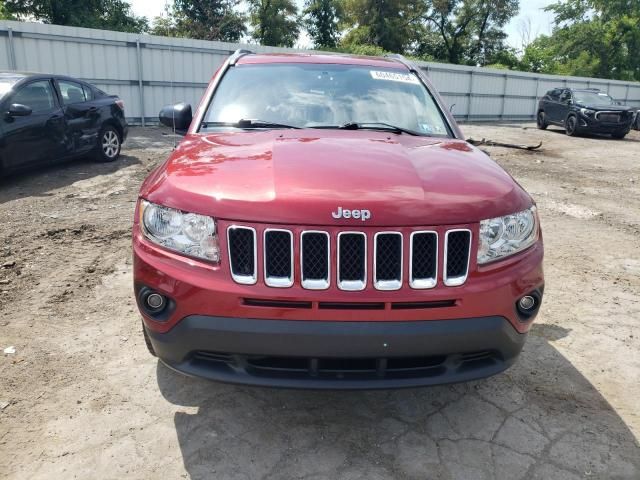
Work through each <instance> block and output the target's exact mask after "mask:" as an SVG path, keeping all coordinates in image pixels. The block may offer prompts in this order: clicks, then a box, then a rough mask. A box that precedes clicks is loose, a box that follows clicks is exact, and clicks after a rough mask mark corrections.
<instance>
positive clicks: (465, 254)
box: [443, 228, 471, 287]
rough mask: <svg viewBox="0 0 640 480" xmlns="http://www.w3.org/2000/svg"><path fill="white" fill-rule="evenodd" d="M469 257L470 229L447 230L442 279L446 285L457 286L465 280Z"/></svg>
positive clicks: (467, 272)
mask: <svg viewBox="0 0 640 480" xmlns="http://www.w3.org/2000/svg"><path fill="white" fill-rule="evenodd" d="M470 258H471V230H468V229H462V228H461V229H455V230H447V233H446V235H445V243H444V272H443V281H444V284H445V285H446V286H448V287H457V286H459V285H462V284H463V283H464V282H466V281H467V276H468V275H469V260H470Z"/></svg>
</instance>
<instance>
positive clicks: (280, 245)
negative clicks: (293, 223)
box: [264, 228, 293, 288]
mask: <svg viewBox="0 0 640 480" xmlns="http://www.w3.org/2000/svg"><path fill="white" fill-rule="evenodd" d="M264 251H265V254H264V283H266V284H267V285H268V286H270V287H280V288H286V287H290V286H291V285H293V234H292V233H291V232H290V231H289V230H279V229H273V228H269V229H267V230H265V231H264Z"/></svg>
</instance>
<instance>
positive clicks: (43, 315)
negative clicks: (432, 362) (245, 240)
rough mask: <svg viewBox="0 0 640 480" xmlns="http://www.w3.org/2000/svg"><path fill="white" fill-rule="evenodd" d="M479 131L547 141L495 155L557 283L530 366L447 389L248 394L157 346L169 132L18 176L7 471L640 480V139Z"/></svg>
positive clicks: (0, 460) (3, 466)
mask: <svg viewBox="0 0 640 480" xmlns="http://www.w3.org/2000/svg"><path fill="white" fill-rule="evenodd" d="M463 130H464V132H465V134H466V135H467V136H471V137H474V138H476V139H479V138H483V137H486V138H491V139H494V140H502V141H514V142H519V143H537V142H538V141H539V140H542V141H543V142H544V146H543V149H542V150H541V151H539V152H535V153H532V152H520V151H514V150H506V149H503V148H488V149H487V150H488V151H490V152H491V155H492V156H493V158H494V159H495V160H496V161H497V162H499V163H500V164H501V165H503V166H504V167H505V168H506V169H507V170H508V171H509V172H510V173H511V174H512V175H513V176H514V177H515V178H516V179H517V180H518V181H520V182H521V183H522V184H523V186H524V187H525V188H526V189H527V190H528V191H529V192H531V193H532V194H533V196H534V197H535V199H536V200H537V202H538V205H539V208H540V213H541V217H542V224H543V229H544V236H545V242H546V259H545V269H546V275H547V284H546V290H545V300H544V305H543V307H542V312H541V314H540V316H539V317H538V320H537V323H536V325H535V327H534V328H533V330H532V332H531V334H530V336H529V339H528V343H527V345H526V347H525V350H524V352H523V354H522V356H521V358H520V360H519V362H518V363H517V364H516V365H515V366H514V367H512V368H511V369H510V370H508V371H507V372H505V373H504V374H501V375H498V376H496V377H493V378H490V379H487V380H483V381H477V382H472V383H467V384H459V385H452V386H443V387H437V388H427V389H415V390H401V391H377V392H312V391H285V390H270V389H259V388H246V387H234V386H228V385H222V384H216V383H212V382H207V381H203V380H198V379H191V378H186V377H183V376H181V375H179V374H176V373H173V372H172V371H169V370H168V369H167V368H165V367H163V366H162V365H161V364H159V363H158V362H157V361H156V360H155V359H154V358H152V357H151V356H149V355H148V354H147V351H146V349H145V346H144V343H143V340H142V336H141V334H140V319H139V317H138V313H137V311H136V308H135V303H134V299H133V295H132V279H131V259H130V233H129V231H130V223H131V217H132V213H133V209H134V203H135V200H136V194H137V190H138V186H139V185H140V183H141V181H142V180H143V178H144V177H145V175H146V174H147V172H148V171H150V170H151V169H152V168H153V166H154V165H156V164H157V163H158V162H160V161H161V160H163V159H164V158H165V157H166V155H167V152H168V151H169V149H170V146H171V141H170V139H169V138H168V137H166V136H162V135H161V134H160V132H159V130H158V129H140V128H134V129H133V130H132V132H131V136H130V139H129V141H128V143H127V144H126V149H125V151H124V156H123V158H121V160H120V161H118V162H117V163H115V164H110V165H98V164H93V163H91V162H89V161H78V162H73V163H70V164H67V165H64V166H55V167H51V168H48V169H43V170H40V171H37V172H31V173H27V174H23V175H19V176H14V177H10V178H8V179H5V180H4V181H2V182H1V183H0V218H2V221H1V225H0V348H2V349H5V348H6V347H9V346H14V347H15V353H13V354H6V353H4V354H3V353H1V352H0V477H2V478H7V479H26V478H28V479H44V478H46V479H66V478H82V479H86V478H92V479H93V478H96V479H97V478H100V479H111V478H113V479H116V478H117V479H122V478H136V479H137V478H140V479H156V478H167V479H174V478H194V479H196V478H197V479H199V478H212V479H227V478H229V479H257V478H266V479H280V478H282V479H289V478H303V477H304V478H307V479H323V478H328V479H366V480H375V479H386V478H399V479H461V480H475V479H493V478H499V479H506V480H517V479H541V480H548V479H553V480H555V479H580V478H587V479H635V480H637V479H640V445H639V442H638V439H639V438H640V330H639V329H638V324H639V322H640V240H639V239H640V132H633V133H632V134H630V135H629V136H628V137H627V139H626V140H624V141H616V140H610V139H604V138H569V137H566V136H565V135H563V134H561V133H560V132H559V131H553V130H549V131H546V132H541V131H538V130H536V129H535V128H534V126H533V125H525V126H522V125H501V126H488V125H480V126H478V125H475V126H463Z"/></svg>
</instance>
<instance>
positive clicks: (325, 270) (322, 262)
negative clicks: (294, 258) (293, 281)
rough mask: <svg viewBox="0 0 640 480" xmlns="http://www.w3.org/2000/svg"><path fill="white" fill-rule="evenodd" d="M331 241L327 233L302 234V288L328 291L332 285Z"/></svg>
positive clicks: (314, 231)
mask: <svg viewBox="0 0 640 480" xmlns="http://www.w3.org/2000/svg"><path fill="white" fill-rule="evenodd" d="M330 259H331V241H330V237H329V234H328V233H327V232H323V231H319V230H306V231H304V232H302V233H301V234H300V276H301V277H302V278H301V282H300V283H301V285H302V288H306V289H308V290H326V289H327V288H329V285H330V284H331V260H330Z"/></svg>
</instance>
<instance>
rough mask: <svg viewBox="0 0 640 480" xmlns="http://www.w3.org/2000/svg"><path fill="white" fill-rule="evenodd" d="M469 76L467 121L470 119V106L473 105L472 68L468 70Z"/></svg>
mask: <svg viewBox="0 0 640 480" xmlns="http://www.w3.org/2000/svg"><path fill="white" fill-rule="evenodd" d="M469 74H470V75H471V78H470V80H469V107H468V108H467V122H470V121H471V106H472V105H473V70H470V71H469Z"/></svg>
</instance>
